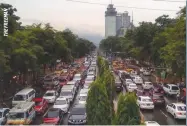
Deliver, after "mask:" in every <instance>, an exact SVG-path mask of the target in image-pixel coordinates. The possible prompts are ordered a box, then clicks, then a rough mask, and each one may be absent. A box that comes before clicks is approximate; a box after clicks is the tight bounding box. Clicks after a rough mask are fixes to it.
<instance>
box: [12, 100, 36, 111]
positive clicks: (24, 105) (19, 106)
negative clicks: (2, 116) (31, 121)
mask: <svg viewBox="0 0 187 126" xmlns="http://www.w3.org/2000/svg"><path fill="white" fill-rule="evenodd" d="M34 104H35V103H34V102H23V103H19V104H17V105H16V106H14V107H13V108H12V109H10V112H12V113H14V112H15V113H17V112H26V111H27V110H28V109H30V108H31V107H32V106H34Z"/></svg>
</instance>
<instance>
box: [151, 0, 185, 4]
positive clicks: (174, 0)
mask: <svg viewBox="0 0 187 126" xmlns="http://www.w3.org/2000/svg"><path fill="white" fill-rule="evenodd" d="M154 1H161V2H176V3H184V2H186V1H178V0H154Z"/></svg>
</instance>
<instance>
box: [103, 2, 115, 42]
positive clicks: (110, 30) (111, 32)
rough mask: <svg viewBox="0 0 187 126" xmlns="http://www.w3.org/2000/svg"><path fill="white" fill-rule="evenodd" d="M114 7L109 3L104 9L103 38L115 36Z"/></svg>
mask: <svg viewBox="0 0 187 126" xmlns="http://www.w3.org/2000/svg"><path fill="white" fill-rule="evenodd" d="M116 14H117V11H116V8H114V7H113V4H109V5H108V7H107V11H105V38H107V37H109V36H116Z"/></svg>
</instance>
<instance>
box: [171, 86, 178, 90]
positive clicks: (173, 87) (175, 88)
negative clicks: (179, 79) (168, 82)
mask: <svg viewBox="0 0 187 126" xmlns="http://www.w3.org/2000/svg"><path fill="white" fill-rule="evenodd" d="M171 89H172V90H179V88H178V87H177V86H172V87H171Z"/></svg>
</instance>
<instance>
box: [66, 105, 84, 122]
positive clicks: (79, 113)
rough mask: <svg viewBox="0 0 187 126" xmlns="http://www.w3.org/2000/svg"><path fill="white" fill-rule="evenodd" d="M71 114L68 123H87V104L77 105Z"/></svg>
mask: <svg viewBox="0 0 187 126" xmlns="http://www.w3.org/2000/svg"><path fill="white" fill-rule="evenodd" d="M69 114H70V116H69V118H68V124H74V125H80V124H81V125H83V124H86V122H87V120H86V117H87V115H86V107H85V104H78V105H75V106H74V107H73V108H72V110H71V112H70V113H69Z"/></svg>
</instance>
